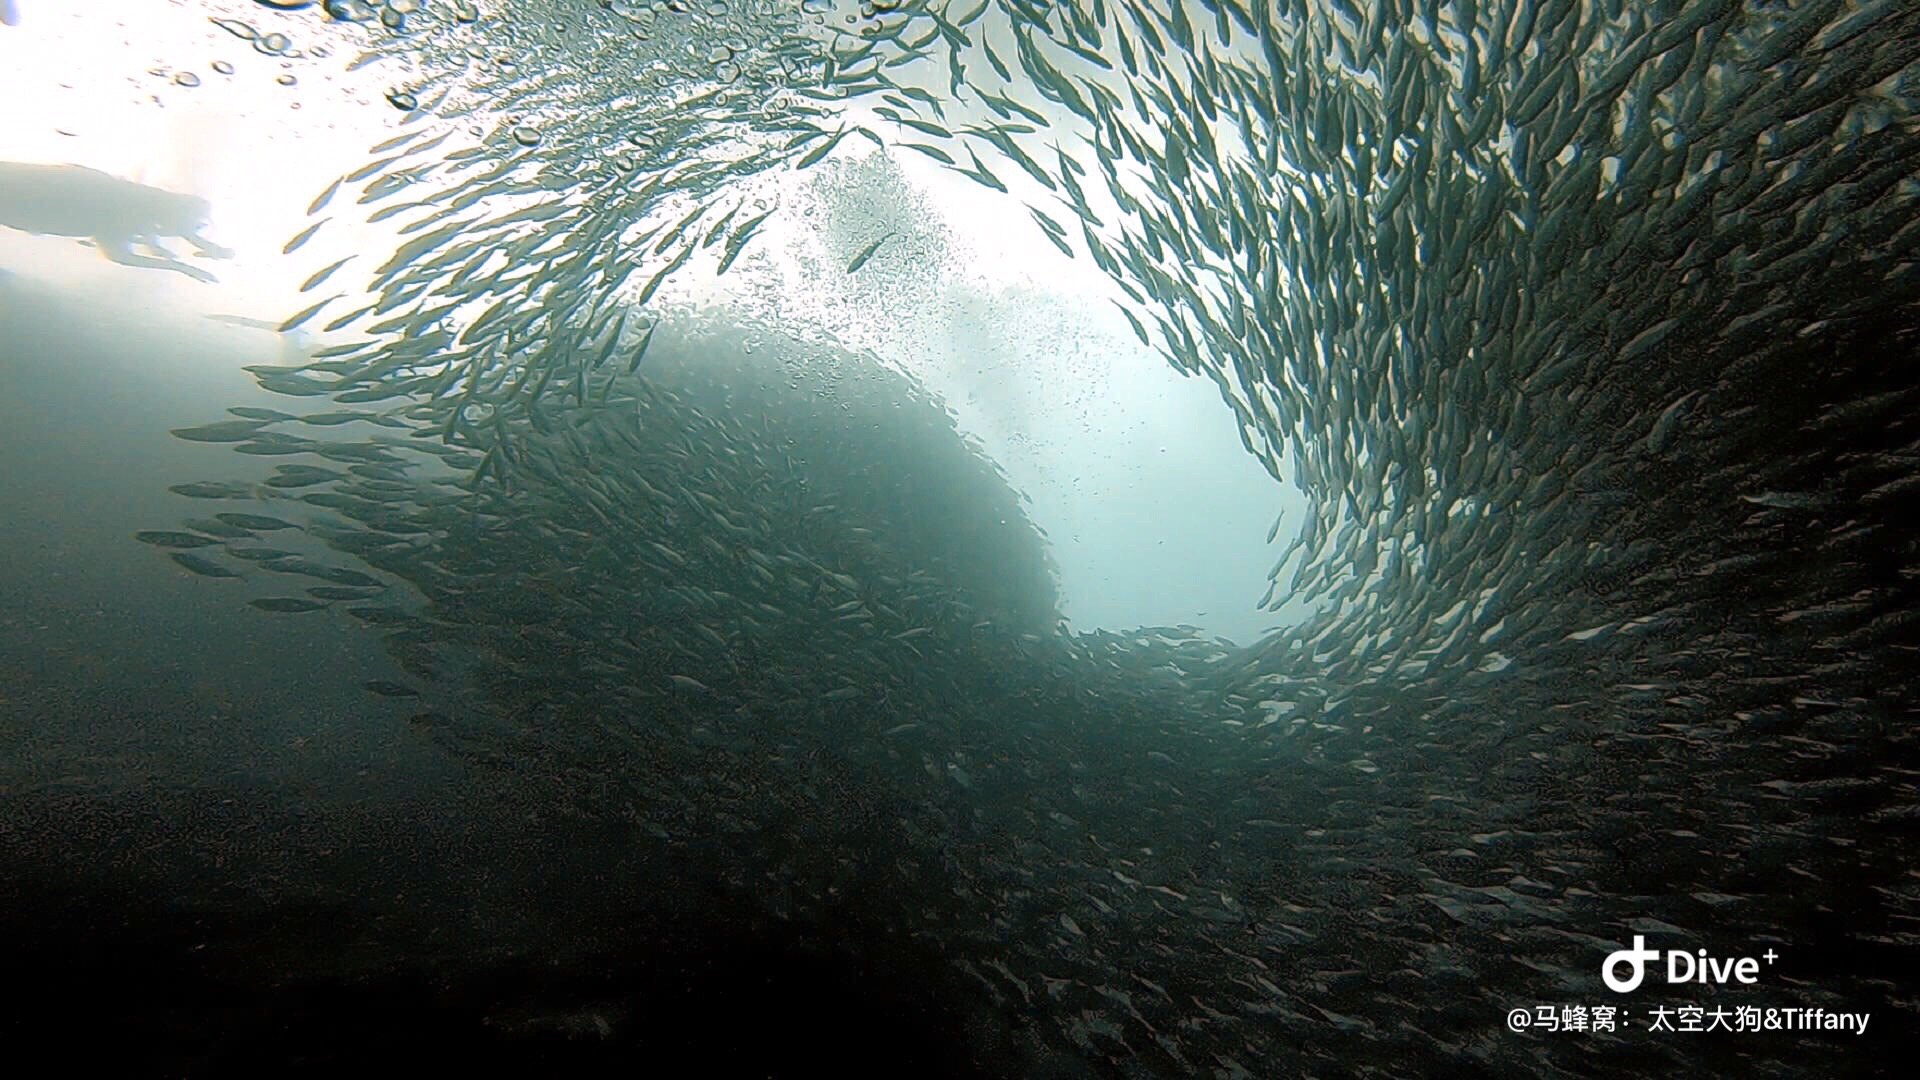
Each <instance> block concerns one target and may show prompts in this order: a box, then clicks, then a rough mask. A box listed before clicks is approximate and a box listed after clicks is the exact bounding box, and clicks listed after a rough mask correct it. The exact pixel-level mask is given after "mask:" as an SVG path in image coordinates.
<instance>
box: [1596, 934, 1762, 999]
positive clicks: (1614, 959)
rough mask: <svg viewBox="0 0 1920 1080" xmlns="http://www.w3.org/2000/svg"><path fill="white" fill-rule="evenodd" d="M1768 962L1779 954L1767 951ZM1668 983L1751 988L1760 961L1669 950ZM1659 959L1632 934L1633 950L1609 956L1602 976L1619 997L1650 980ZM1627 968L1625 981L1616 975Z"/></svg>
mask: <svg viewBox="0 0 1920 1080" xmlns="http://www.w3.org/2000/svg"><path fill="white" fill-rule="evenodd" d="M1761 955H1762V957H1763V958H1764V959H1765V960H1766V962H1767V963H1769V964H1771V963H1773V962H1774V961H1775V960H1777V959H1779V956H1780V954H1778V953H1776V952H1774V951H1773V950H1772V949H1768V950H1767V951H1766V952H1765V953H1762V954H1761ZM1666 956H1667V982H1669V983H1689V982H1697V983H1703V984H1705V983H1717V984H1720V985H1725V984H1726V983H1727V982H1728V981H1729V980H1731V981H1733V982H1738V983H1745V984H1747V985H1749V986H1751V985H1752V984H1753V983H1755V982H1758V981H1759V979H1760V961H1759V960H1756V959H1754V958H1753V957H1751V956H1743V957H1738V958H1734V957H1728V958H1727V959H1724V960H1717V959H1715V958H1713V957H1711V956H1708V955H1707V950H1705V949H1701V950H1699V952H1698V955H1697V956H1696V955H1695V954H1694V953H1689V952H1686V951H1684V950H1681V949H1669V950H1668V951H1667V954H1666ZM1658 959H1660V950H1658V949H1649V948H1647V939H1646V937H1645V936H1644V935H1641V934H1635V935H1633V948H1631V949H1620V950H1618V951H1616V952H1611V953H1608V954H1607V959H1606V961H1605V962H1604V963H1602V964H1601V965H1600V977H1601V978H1603V979H1605V980H1606V981H1607V989H1609V990H1612V991H1613V992H1614V993H1616V994H1625V993H1628V992H1630V991H1632V990H1633V989H1635V988H1636V987H1638V986H1639V985H1640V981H1641V980H1642V979H1645V978H1646V977H1647V961H1649V960H1658ZM1623 966H1624V967H1625V968H1627V974H1626V976H1625V977H1624V978H1623V977H1621V976H1620V975H1618V974H1616V973H1615V972H1616V970H1617V969H1619V968H1621V967H1623Z"/></svg>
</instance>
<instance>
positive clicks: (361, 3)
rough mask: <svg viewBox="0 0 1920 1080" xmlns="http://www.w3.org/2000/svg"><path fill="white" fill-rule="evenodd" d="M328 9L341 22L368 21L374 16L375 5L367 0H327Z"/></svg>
mask: <svg viewBox="0 0 1920 1080" xmlns="http://www.w3.org/2000/svg"><path fill="white" fill-rule="evenodd" d="M326 10H327V14H328V15H330V16H332V17H333V18H335V19H338V20H340V21H341V22H366V21H367V20H368V19H371V18H373V5H372V4H369V3H368V2H367V0H327V5H326Z"/></svg>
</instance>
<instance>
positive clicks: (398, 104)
mask: <svg viewBox="0 0 1920 1080" xmlns="http://www.w3.org/2000/svg"><path fill="white" fill-rule="evenodd" d="M387 104H389V105H391V106H393V107H394V108H396V109H399V110H400V111H401V112H412V111H413V110H415V109H417V108H419V107H420V99H419V98H417V97H414V96H413V95H412V94H409V93H407V92H406V91H405V90H389V91H387Z"/></svg>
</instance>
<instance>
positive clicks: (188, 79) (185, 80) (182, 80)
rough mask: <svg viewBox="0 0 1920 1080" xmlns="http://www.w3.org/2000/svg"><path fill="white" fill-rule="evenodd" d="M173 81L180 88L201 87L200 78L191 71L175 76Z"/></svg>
mask: <svg viewBox="0 0 1920 1080" xmlns="http://www.w3.org/2000/svg"><path fill="white" fill-rule="evenodd" d="M173 81H174V82H175V83H176V84H178V85H180V86H199V85H200V76H198V75H195V74H194V73H193V72H191V71H183V72H181V73H180V74H178V75H175V76H174V77H173Z"/></svg>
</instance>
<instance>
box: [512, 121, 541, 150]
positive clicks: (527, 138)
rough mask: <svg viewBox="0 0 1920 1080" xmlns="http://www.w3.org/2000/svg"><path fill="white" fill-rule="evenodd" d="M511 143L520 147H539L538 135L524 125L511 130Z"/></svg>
mask: <svg viewBox="0 0 1920 1080" xmlns="http://www.w3.org/2000/svg"><path fill="white" fill-rule="evenodd" d="M513 141H514V142H517V143H519V144H520V145H521V146H539V145H540V133H539V132H538V131H536V130H534V129H533V128H530V127H528V126H527V125H525V124H521V125H520V126H519V127H516V128H514V129H513Z"/></svg>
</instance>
